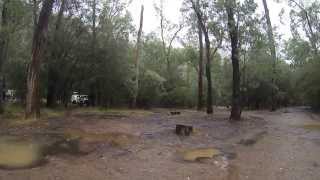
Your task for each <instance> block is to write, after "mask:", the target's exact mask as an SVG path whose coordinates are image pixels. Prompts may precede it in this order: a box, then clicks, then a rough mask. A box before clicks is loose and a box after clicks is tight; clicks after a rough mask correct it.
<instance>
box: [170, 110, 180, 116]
mask: <svg viewBox="0 0 320 180" xmlns="http://www.w3.org/2000/svg"><path fill="white" fill-rule="evenodd" d="M180 114H181V112H179V111H171V112H170V115H180Z"/></svg>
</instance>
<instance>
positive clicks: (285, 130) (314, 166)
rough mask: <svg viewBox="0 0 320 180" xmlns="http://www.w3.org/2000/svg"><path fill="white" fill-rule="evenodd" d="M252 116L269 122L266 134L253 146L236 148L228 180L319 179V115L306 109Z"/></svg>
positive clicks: (262, 113)
mask: <svg viewBox="0 0 320 180" xmlns="http://www.w3.org/2000/svg"><path fill="white" fill-rule="evenodd" d="M250 114H254V115H255V116H259V117H263V118H264V119H265V120H266V121H267V134H266V135H265V136H264V137H263V138H262V139H261V140H260V141H259V142H258V143H257V144H255V145H253V146H251V147H243V146H238V147H237V148H236V151H237V153H238V158H237V159H236V160H234V162H233V163H232V165H231V166H230V169H229V179H232V180H237V179H250V180H257V179H259V180H302V179H303V180H319V179H320V128H319V127H320V126H319V124H320V118H319V116H317V115H315V114H312V113H311V112H309V111H308V110H307V109H305V108H288V109H284V110H280V111H279V112H275V113H270V112H251V113H250ZM308 127H309V128H308ZM310 127H311V128H310Z"/></svg>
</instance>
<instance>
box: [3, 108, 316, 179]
mask: <svg viewBox="0 0 320 180" xmlns="http://www.w3.org/2000/svg"><path fill="white" fill-rule="evenodd" d="M175 111H179V112H181V114H178V115H170V110H168V109H153V110H150V111H130V112H128V111H123V112H108V111H103V112H100V111H97V112H95V111H87V110H86V109H76V110H72V111H68V112H66V113H65V114H64V115H63V116H61V117H54V118H47V119H43V120H40V121H37V122H33V123H30V124H27V125H26V124H24V125H14V126H13V125H10V123H2V124H0V131H1V136H8V135H10V136H15V137H24V138H26V139H28V138H32V139H36V140H38V139H40V140H41V141H42V142H43V141H46V142H51V141H52V142H55V141H57V134H58V135H62V136H63V138H65V139H67V140H74V139H75V140H77V141H78V142H79V144H78V146H77V147H78V150H79V151H80V152H81V153H77V152H73V151H61V152H59V153H52V154H46V155H45V157H44V158H45V160H46V163H42V164H39V165H36V166H35V167H32V168H24V169H19V170H13V169H11V170H10V169H9V170H8V169H0V180H100V179H101V180H106V179H110V180H113V179H115V180H118V179H119V180H129V179H130V180H158V179H159V180H165V179H170V180H171V179H172V180H177V179H181V180H193V179H195V180H238V179H252V180H257V179H259V180H273V179H279V180H280V179H281V180H286V179H288V180H294V179H297V180H301V179H304V180H319V177H320V155H319V152H320V128H319V127H320V125H319V124H320V118H319V116H318V115H316V114H313V113H311V112H309V111H308V110H307V109H305V108H287V109H281V110H279V111H277V112H272V113H271V112H268V111H247V112H243V117H244V118H243V121H241V122H238V123H230V122H229V121H228V116H229V111H228V110H227V109H223V108H220V109H219V108H218V109H217V108H216V109H215V113H214V115H212V116H211V115H210V116H208V115H206V114H205V113H204V112H197V111H193V110H175ZM176 124H185V125H191V126H193V127H194V133H193V134H192V135H191V136H189V137H180V136H177V135H176V134H175V133H174V129H175V125H176ZM58 137H60V136H58ZM60 138H61V137H60ZM52 139H54V140H52ZM58 139H59V138H58ZM50 148H54V147H53V146H50ZM196 148H214V149H217V150H219V151H220V152H221V153H220V154H219V155H217V156H215V157H214V158H205V159H198V160H196V161H192V162H189V161H185V160H184V159H183V157H182V154H183V152H185V151H188V150H192V149H196ZM0 158H1V157H0ZM0 163H1V162H0Z"/></svg>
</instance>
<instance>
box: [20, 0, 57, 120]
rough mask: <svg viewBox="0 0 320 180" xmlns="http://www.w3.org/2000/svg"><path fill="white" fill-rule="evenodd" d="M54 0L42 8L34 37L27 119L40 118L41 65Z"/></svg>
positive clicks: (28, 85)
mask: <svg viewBox="0 0 320 180" xmlns="http://www.w3.org/2000/svg"><path fill="white" fill-rule="evenodd" d="M53 3H54V0H45V1H44V2H43V6H42V8H41V12H40V15H39V20H38V23H37V27H36V29H35V32H34V35H33V42H32V52H31V56H32V59H31V64H29V67H28V75H27V97H26V114H25V117H26V118H36V119H37V118H39V117H40V94H39V81H40V65H41V60H42V58H43V51H44V46H45V44H46V41H47V33H48V23H49V17H50V15H51V12H52V6H53Z"/></svg>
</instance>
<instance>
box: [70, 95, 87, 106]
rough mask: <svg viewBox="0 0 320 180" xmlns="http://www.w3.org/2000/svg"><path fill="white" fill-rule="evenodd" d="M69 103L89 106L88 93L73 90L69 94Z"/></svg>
mask: <svg viewBox="0 0 320 180" xmlns="http://www.w3.org/2000/svg"><path fill="white" fill-rule="evenodd" d="M71 103H72V104H78V105H80V106H83V105H86V106H89V97H88V95H80V94H79V93H78V92H73V94H72V96H71Z"/></svg>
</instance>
